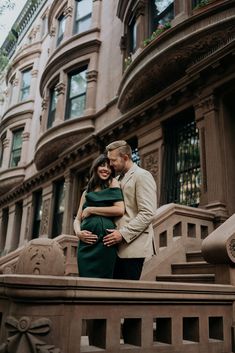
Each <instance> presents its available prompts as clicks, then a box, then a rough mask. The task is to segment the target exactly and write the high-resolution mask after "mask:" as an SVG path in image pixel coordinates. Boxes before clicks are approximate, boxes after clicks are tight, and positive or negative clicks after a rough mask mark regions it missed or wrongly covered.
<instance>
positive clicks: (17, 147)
mask: <svg viewBox="0 0 235 353" xmlns="http://www.w3.org/2000/svg"><path fill="white" fill-rule="evenodd" d="M23 130H24V129H19V130H16V131H14V132H13V141H12V149H11V158H10V167H17V166H18V164H19V161H20V158H21V150H22V134H23Z"/></svg>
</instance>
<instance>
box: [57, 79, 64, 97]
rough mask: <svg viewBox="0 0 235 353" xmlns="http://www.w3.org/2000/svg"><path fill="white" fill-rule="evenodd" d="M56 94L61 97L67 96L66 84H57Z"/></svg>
mask: <svg viewBox="0 0 235 353" xmlns="http://www.w3.org/2000/svg"><path fill="white" fill-rule="evenodd" d="M55 90H56V94H57V96H59V95H60V94H65V84H64V83H63V82H59V83H57V85H56V86H55Z"/></svg>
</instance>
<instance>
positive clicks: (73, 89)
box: [69, 70, 87, 98]
mask: <svg viewBox="0 0 235 353" xmlns="http://www.w3.org/2000/svg"><path fill="white" fill-rule="evenodd" d="M86 85H87V83H86V70H85V71H82V72H80V73H79V74H76V75H73V76H72V77H71V82H70V94H69V97H70V98H72V97H75V96H78V95H79V94H84V93H85V92H86Z"/></svg>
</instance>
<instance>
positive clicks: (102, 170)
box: [97, 163, 112, 180]
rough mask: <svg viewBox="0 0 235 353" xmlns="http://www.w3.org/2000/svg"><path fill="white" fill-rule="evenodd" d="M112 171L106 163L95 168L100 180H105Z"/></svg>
mask: <svg viewBox="0 0 235 353" xmlns="http://www.w3.org/2000/svg"><path fill="white" fill-rule="evenodd" d="M111 173H112V171H111V168H110V166H109V164H108V163H104V164H102V165H100V166H99V167H98V168H97V175H98V177H99V178H100V179H101V180H107V179H108V178H109V177H110V175H111Z"/></svg>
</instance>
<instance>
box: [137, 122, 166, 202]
mask: <svg viewBox="0 0 235 353" xmlns="http://www.w3.org/2000/svg"><path fill="white" fill-rule="evenodd" d="M146 126H147V128H148V132H147V133H146V131H145V129H143V134H141V135H142V136H141V135H140V136H139V138H138V150H139V154H140V161H141V167H142V168H144V169H146V170H148V171H149V172H150V173H151V174H152V175H153V177H154V180H155V182H156V185H157V205H158V206H159V204H160V192H161V175H162V144H163V136H162V128H161V126H160V125H158V126H156V123H155V122H154V123H152V124H151V125H150V126H149V125H146Z"/></svg>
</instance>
